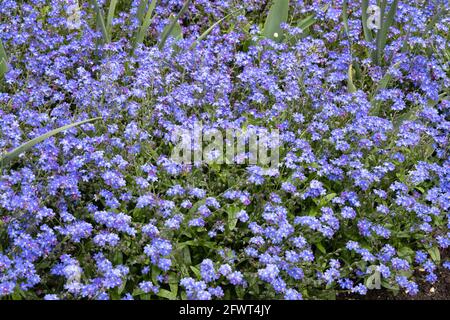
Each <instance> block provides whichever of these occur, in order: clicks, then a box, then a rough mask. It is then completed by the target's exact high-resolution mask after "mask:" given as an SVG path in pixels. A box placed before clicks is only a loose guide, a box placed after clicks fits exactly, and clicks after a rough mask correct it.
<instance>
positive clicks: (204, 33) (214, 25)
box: [191, 9, 241, 49]
mask: <svg viewBox="0 0 450 320" xmlns="http://www.w3.org/2000/svg"><path fill="white" fill-rule="evenodd" d="M239 11H241V9H239V10H236V11H233V12H231V13H229V14H227V15H226V16H225V17H223V18H222V19H220V20H218V21H216V22H215V23H214V24H213V25H212V26H211V27H209V28H208V29H206V30H205V32H203V33H202V34H201V35H200V36H199V37H198V38H197V40H196V41H195V42H194V43H193V44H192V46H191V49H192V48H194V47H195V46H196V45H197V43H199V42H200V41H202V40H203V39H205V38H206V37H207V36H208V34H210V33H211V31H213V29H214V28H215V27H217V26H218V25H219V24H221V23H222V22H223V21H225V20H226V19H228V17H231V16H233V15H234V14H235V13H236V12H239Z"/></svg>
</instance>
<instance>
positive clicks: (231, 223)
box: [227, 205, 240, 231]
mask: <svg viewBox="0 0 450 320" xmlns="http://www.w3.org/2000/svg"><path fill="white" fill-rule="evenodd" d="M239 210H240V208H239V207H238V206H235V205H234V206H230V207H229V208H228V210H227V213H228V223H227V226H228V229H229V230H230V231H233V230H234V229H235V228H236V224H237V220H238V219H237V218H236V215H237V213H238V212H239Z"/></svg>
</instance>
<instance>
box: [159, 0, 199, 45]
mask: <svg viewBox="0 0 450 320" xmlns="http://www.w3.org/2000/svg"><path fill="white" fill-rule="evenodd" d="M190 3H191V0H186V2H185V3H184V5H183V7H182V8H181V10H180V12H178V14H177V15H176V17H175V18H173V19H172V22H171V23H169V25H168V26H166V28H164V31H163V33H162V35H161V41H160V43H159V45H158V47H159V49H160V50H161V49H162V48H164V45H165V44H166V41H167V38H168V37H169V36H171V35H172V36H174V34H175V36H179V35H180V34H181V37H182V32H181V26H180V24H179V23H178V20H179V19H180V18H181V16H182V15H183V14H184V12H185V11H186V10H187V9H188V7H189V4H190ZM175 28H176V29H177V30H176V31H175V32H174V34H173V33H172V32H173V29H175ZM175 38H176V37H175Z"/></svg>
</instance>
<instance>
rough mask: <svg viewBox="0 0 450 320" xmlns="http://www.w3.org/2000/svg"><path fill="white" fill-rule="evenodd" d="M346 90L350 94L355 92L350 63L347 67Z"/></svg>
mask: <svg viewBox="0 0 450 320" xmlns="http://www.w3.org/2000/svg"><path fill="white" fill-rule="evenodd" d="M347 90H348V92H350V93H353V92H356V90H357V89H356V86H355V85H354V83H353V66H352V64H351V63H350V65H349V66H348V80H347Z"/></svg>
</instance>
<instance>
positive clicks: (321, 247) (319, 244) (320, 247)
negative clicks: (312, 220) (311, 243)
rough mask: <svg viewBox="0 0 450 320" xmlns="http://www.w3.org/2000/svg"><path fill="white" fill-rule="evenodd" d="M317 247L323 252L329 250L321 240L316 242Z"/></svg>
mask: <svg viewBox="0 0 450 320" xmlns="http://www.w3.org/2000/svg"><path fill="white" fill-rule="evenodd" d="M315 245H316V247H317V249H319V251H320V252H322V253H323V254H326V253H327V250H325V247H324V246H323V244H322V243H321V242H317V243H315Z"/></svg>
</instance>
